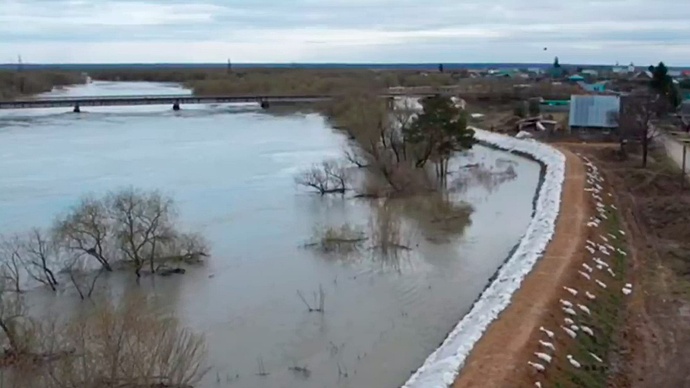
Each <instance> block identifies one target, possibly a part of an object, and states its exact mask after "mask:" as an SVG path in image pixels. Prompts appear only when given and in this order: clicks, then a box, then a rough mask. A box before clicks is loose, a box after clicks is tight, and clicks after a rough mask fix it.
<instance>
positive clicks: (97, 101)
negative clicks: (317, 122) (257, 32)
mask: <svg viewBox="0 0 690 388" xmlns="http://www.w3.org/2000/svg"><path fill="white" fill-rule="evenodd" d="M435 94H437V93H429V92H427V93H414V94H407V93H384V94H381V95H380V97H382V98H393V97H404V96H415V97H425V96H431V95H435ZM337 97H338V95H325V94H324V95H226V96H194V95H189V94H185V95H157V96H153V95H149V96H146V95H140V96H86V97H52V98H33V99H21V100H4V101H2V100H0V109H26V108H59V107H71V108H72V109H73V111H74V112H79V111H80V109H81V108H82V107H86V106H126V105H171V106H172V109H173V110H179V109H180V107H181V106H182V105H184V104H227V103H258V104H260V105H261V107H262V108H268V107H269V106H270V105H271V104H274V103H293V104H294V103H313V102H320V101H327V100H331V99H333V98H337Z"/></svg>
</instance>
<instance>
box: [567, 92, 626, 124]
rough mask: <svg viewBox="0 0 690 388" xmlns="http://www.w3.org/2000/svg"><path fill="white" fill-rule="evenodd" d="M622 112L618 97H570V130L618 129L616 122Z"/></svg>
mask: <svg viewBox="0 0 690 388" xmlns="http://www.w3.org/2000/svg"><path fill="white" fill-rule="evenodd" d="M619 111H620V97H618V96H587V95H572V96H570V118H569V121H568V124H569V125H570V128H600V129H613V128H617V127H618V122H617V121H616V120H615V117H616V115H617V114H618V113H619Z"/></svg>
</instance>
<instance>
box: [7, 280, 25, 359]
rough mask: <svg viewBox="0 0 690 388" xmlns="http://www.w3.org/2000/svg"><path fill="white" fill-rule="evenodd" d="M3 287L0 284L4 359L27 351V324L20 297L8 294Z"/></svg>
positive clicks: (15, 294)
mask: <svg viewBox="0 0 690 388" xmlns="http://www.w3.org/2000/svg"><path fill="white" fill-rule="evenodd" d="M5 286H6V285H5V282H0V330H1V332H2V335H3V336H4V340H5V341H6V344H7V348H6V349H7V350H5V357H7V356H8V355H11V357H15V356H17V355H19V354H22V353H26V352H27V351H28V340H29V339H30V336H29V335H27V334H28V329H29V327H28V326H29V322H28V321H27V320H26V317H25V313H24V303H23V300H22V297H21V295H19V294H18V293H8V292H7V291H8V290H7V288H6V287H5ZM8 350H9V351H8Z"/></svg>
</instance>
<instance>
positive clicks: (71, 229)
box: [54, 197, 114, 271]
mask: <svg viewBox="0 0 690 388" xmlns="http://www.w3.org/2000/svg"><path fill="white" fill-rule="evenodd" d="M108 213H109V212H108V208H107V207H106V204H105V203H104V202H103V201H102V200H98V199H95V198H91V197H85V198H83V199H82V200H81V201H80V202H79V204H78V205H77V206H76V207H74V208H73V209H72V210H71V211H70V212H69V213H68V214H67V215H66V216H64V217H62V218H59V219H57V221H56V222H55V226H54V234H55V240H56V241H58V242H59V243H60V244H61V245H62V246H63V247H64V248H65V249H66V250H68V251H71V252H72V253H78V254H84V255H88V256H89V257H93V258H94V259H96V260H97V261H98V263H99V264H100V265H101V266H102V267H103V268H104V269H105V270H106V271H112V270H113V268H112V261H113V259H112V258H111V256H110V255H111V254H112V253H113V252H112V251H113V243H114V241H113V239H114V230H113V222H112V220H111V218H110V216H109V214H108Z"/></svg>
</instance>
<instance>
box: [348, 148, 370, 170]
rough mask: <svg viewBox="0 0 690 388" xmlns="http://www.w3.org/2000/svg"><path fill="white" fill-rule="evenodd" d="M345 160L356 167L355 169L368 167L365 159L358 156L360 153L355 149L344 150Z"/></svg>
mask: <svg viewBox="0 0 690 388" xmlns="http://www.w3.org/2000/svg"><path fill="white" fill-rule="evenodd" d="M345 159H347V161H348V162H350V163H352V164H354V165H355V166H357V168H366V167H368V165H369V164H368V163H367V161H366V159H364V158H363V157H362V156H361V155H360V151H359V150H358V149H357V148H355V147H353V148H351V149H346V150H345Z"/></svg>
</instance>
